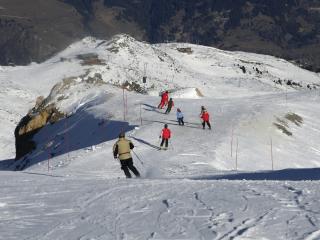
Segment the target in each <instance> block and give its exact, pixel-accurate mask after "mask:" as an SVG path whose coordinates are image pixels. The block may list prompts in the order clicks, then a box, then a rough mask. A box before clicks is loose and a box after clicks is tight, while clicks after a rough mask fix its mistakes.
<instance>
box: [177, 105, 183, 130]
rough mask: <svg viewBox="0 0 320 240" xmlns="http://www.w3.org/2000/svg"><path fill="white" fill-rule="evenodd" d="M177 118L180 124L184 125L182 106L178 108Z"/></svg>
mask: <svg viewBox="0 0 320 240" xmlns="http://www.w3.org/2000/svg"><path fill="white" fill-rule="evenodd" d="M177 120H178V123H179V125H182V126H184V121H183V113H182V112H181V110H180V108H177Z"/></svg>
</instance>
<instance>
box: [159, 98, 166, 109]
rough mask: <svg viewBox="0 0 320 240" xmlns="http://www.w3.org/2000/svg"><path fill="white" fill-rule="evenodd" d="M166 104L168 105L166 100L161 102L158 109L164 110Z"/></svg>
mask: <svg viewBox="0 0 320 240" xmlns="http://www.w3.org/2000/svg"><path fill="white" fill-rule="evenodd" d="M165 104H166V102H165V100H161V102H160V104H159V105H158V108H161V109H162V108H163V107H164V105H165Z"/></svg>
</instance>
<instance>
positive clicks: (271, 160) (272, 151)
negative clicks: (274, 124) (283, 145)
mask: <svg viewBox="0 0 320 240" xmlns="http://www.w3.org/2000/svg"><path fill="white" fill-rule="evenodd" d="M270 151H271V168H272V171H273V149H272V137H271V138H270Z"/></svg>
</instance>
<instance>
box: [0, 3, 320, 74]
mask: <svg viewBox="0 0 320 240" xmlns="http://www.w3.org/2000/svg"><path fill="white" fill-rule="evenodd" d="M117 33H128V34H130V35H132V36H133V37H135V38H137V39H141V40H146V41H149V42H151V43H156V42H166V41H179V42H191V43H199V44H202V45H208V46H215V47H219V48H222V49H227V50H242V51H250V52H256V53H264V54H270V55H274V56H279V57H283V58H286V59H289V60H294V61H296V62H297V63H298V64H300V65H302V66H303V67H305V68H308V69H311V70H313V71H320V2H319V1H317V0H282V1H278V0H269V1H262V0H251V1H245V0H237V1H232V0H225V1H211V0H202V1H192V0H185V1H181V0H135V1H132V0H46V1H40V0H32V1H31V0H30V1H28V3H26V1H24V0H5V1H1V2H0V64H3V65H8V64H10V63H13V64H26V63H29V62H31V61H42V60H44V59H47V58H48V57H49V56H51V55H53V54H55V53H56V52H57V51H59V50H61V49H63V48H65V47H66V46H68V45H69V44H70V43H71V42H74V41H75V40H78V39H80V38H82V37H83V36H87V35H92V36H95V37H100V38H108V37H111V36H113V35H114V34H117Z"/></svg>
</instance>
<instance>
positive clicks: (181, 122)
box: [177, 117, 184, 126]
mask: <svg viewBox="0 0 320 240" xmlns="http://www.w3.org/2000/svg"><path fill="white" fill-rule="evenodd" d="M177 119H178V123H179V125H182V126H183V125H184V121H183V117H182V118H177Z"/></svg>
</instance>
